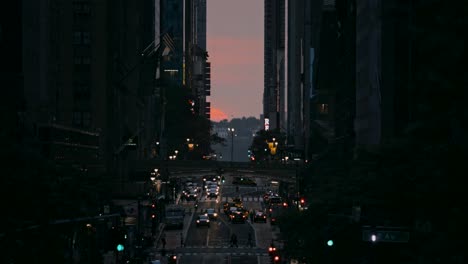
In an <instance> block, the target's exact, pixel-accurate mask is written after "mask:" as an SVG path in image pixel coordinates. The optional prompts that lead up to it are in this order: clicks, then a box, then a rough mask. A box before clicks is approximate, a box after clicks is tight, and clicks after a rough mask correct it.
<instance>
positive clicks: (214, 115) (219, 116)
mask: <svg viewBox="0 0 468 264" xmlns="http://www.w3.org/2000/svg"><path fill="white" fill-rule="evenodd" d="M223 119H228V115H227V114H226V113H224V112H223V111H221V109H219V108H215V107H212V108H211V120H212V121H216V122H219V121H221V120H223Z"/></svg>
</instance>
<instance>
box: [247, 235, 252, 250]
mask: <svg viewBox="0 0 468 264" xmlns="http://www.w3.org/2000/svg"><path fill="white" fill-rule="evenodd" d="M247 244H248V245H249V247H252V246H253V243H252V233H250V232H249V236H248V238H247Z"/></svg>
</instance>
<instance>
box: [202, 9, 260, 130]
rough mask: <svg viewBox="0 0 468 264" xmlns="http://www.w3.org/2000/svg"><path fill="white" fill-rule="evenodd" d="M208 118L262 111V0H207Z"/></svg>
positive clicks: (227, 117)
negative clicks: (209, 62) (209, 73)
mask: <svg viewBox="0 0 468 264" xmlns="http://www.w3.org/2000/svg"><path fill="white" fill-rule="evenodd" d="M207 9H208V10H207V13H208V14H207V46H208V47H207V49H208V54H209V56H210V58H209V59H210V61H211V97H210V98H209V100H210V101H211V120H213V121H219V120H221V119H231V118H236V117H243V116H245V117H249V116H254V117H256V118H259V116H260V113H261V112H262V109H263V108H262V95H263V0H234V1H233V0H207Z"/></svg>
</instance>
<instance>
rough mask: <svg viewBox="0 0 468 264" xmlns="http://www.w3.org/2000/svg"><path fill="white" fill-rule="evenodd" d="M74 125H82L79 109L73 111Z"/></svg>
mask: <svg viewBox="0 0 468 264" xmlns="http://www.w3.org/2000/svg"><path fill="white" fill-rule="evenodd" d="M73 125H75V126H79V127H81V126H82V120H81V112H79V111H74V112H73Z"/></svg>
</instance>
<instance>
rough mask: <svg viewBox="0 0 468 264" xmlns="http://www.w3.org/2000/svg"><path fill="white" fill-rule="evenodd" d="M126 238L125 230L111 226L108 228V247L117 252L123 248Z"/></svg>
mask: <svg viewBox="0 0 468 264" xmlns="http://www.w3.org/2000/svg"><path fill="white" fill-rule="evenodd" d="M126 238H127V234H126V232H125V230H123V229H121V228H118V227H112V229H111V230H110V249H111V250H117V251H119V252H120V251H123V250H124V249H125V240H126Z"/></svg>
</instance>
